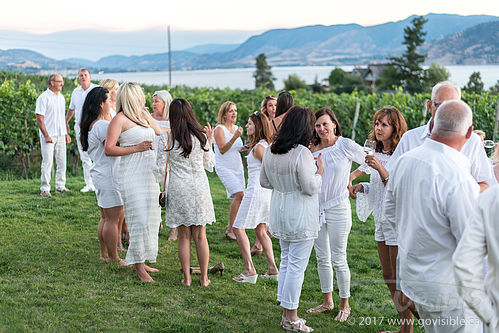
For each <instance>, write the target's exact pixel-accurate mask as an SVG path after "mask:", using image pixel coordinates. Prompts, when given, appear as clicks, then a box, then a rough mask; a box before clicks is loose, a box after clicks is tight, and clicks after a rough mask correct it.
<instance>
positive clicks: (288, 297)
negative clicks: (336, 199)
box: [260, 106, 324, 332]
mask: <svg viewBox="0 0 499 333" xmlns="http://www.w3.org/2000/svg"><path fill="white" fill-rule="evenodd" d="M312 131H313V114H312V111H311V110H310V109H306V108H304V107H301V106H294V107H292V108H291V109H290V110H289V111H288V112H287V115H286V118H284V120H283V122H282V125H281V127H280V129H279V131H278V132H277V136H276V138H275V141H274V143H273V144H272V146H270V149H267V150H266V151H265V154H264V156H263V162H262V169H261V172H260V184H261V185H262V187H265V188H269V189H272V200H271V202H270V225H269V229H270V232H271V234H272V235H273V236H275V237H277V238H279V243H280V245H281V265H280V267H279V278H278V285H277V300H278V301H280V303H281V307H282V308H283V314H282V320H281V327H282V328H284V329H286V330H292V331H295V332H311V331H312V329H311V328H310V327H308V326H306V325H305V320H303V319H300V318H298V305H299V300H300V294H301V287H302V284H303V278H304V273H305V269H306V268H307V264H308V260H309V258H310V253H311V252H312V246H313V244H314V239H315V238H317V235H318V232H319V200H318V193H319V192H320V188H321V183H322V179H321V178H322V177H321V175H322V173H323V172H324V166H323V163H322V159H321V158H320V156H319V157H318V158H317V159H316V161H314V158H313V156H312V154H311V153H310V150H308V148H307V147H308V145H309V143H310V140H311V139H312Z"/></svg>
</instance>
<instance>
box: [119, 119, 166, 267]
mask: <svg viewBox="0 0 499 333" xmlns="http://www.w3.org/2000/svg"><path fill="white" fill-rule="evenodd" d="M153 138H154V130H153V129H152V128H150V127H142V126H138V125H137V126H134V127H132V128H130V129H128V130H126V131H124V132H122V133H121V134H120V137H119V139H118V142H119V143H120V146H121V147H127V146H135V145H137V144H139V143H141V142H142V141H145V140H151V141H152V140H153ZM154 161H155V156H154V151H152V150H148V151H143V152H138V153H133V154H130V155H125V156H122V157H121V161H120V174H119V176H118V182H119V189H120V192H121V197H122V198H123V206H124V207H123V208H124V211H125V220H126V223H127V226H128V230H129V232H130V245H129V247H128V252H127V254H126V264H127V265H133V264H136V263H143V262H145V261H146V260H148V261H149V262H156V256H157V255H158V231H159V224H160V222H161V207H160V206H159V204H158V196H159V186H158V183H157V182H156V179H155V178H154V174H153V167H154Z"/></svg>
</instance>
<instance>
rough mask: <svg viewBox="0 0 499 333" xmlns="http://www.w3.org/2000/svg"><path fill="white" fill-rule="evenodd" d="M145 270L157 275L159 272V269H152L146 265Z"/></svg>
mask: <svg viewBox="0 0 499 333" xmlns="http://www.w3.org/2000/svg"><path fill="white" fill-rule="evenodd" d="M144 269H145V270H146V272H148V273H156V272H159V269H157V268H152V267H149V266H147V265H144Z"/></svg>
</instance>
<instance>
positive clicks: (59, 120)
mask: <svg viewBox="0 0 499 333" xmlns="http://www.w3.org/2000/svg"><path fill="white" fill-rule="evenodd" d="M63 85H64V80H63V79H62V77H61V76H60V75H59V74H52V75H50V76H49V87H48V89H47V90H45V91H44V92H43V93H42V94H41V95H40V96H38V98H37V99H36V109H35V113H36V124H37V125H38V128H39V133H40V146H41V148H40V150H41V153H42V166H41V169H42V176H41V181H42V185H41V186H40V195H41V196H42V197H44V198H49V197H51V194H50V178H51V171H52V163H53V159H54V152H55V163H56V166H57V170H56V173H55V190H56V192H58V193H64V192H69V190H68V189H67V188H66V143H70V142H71V137H70V136H69V134H68V132H67V131H66V126H65V122H64V113H65V110H66V101H65V100H64V96H63V95H62V93H61V90H62V86H63Z"/></svg>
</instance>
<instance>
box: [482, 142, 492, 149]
mask: <svg viewBox="0 0 499 333" xmlns="http://www.w3.org/2000/svg"><path fill="white" fill-rule="evenodd" d="M484 147H485V148H487V149H492V148H494V141H492V140H485V142H484Z"/></svg>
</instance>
